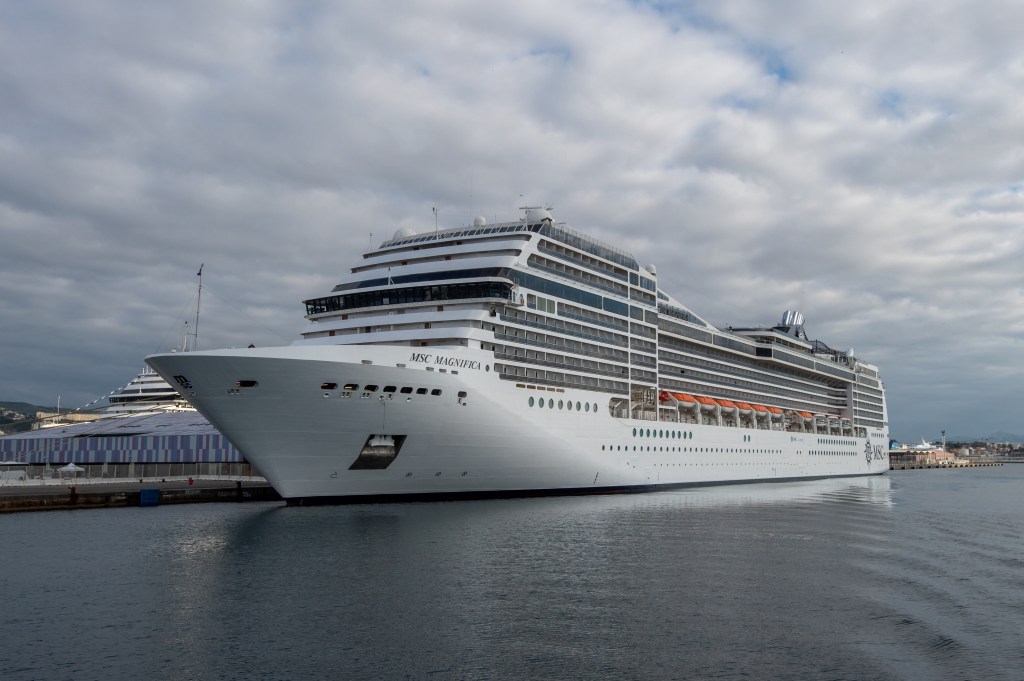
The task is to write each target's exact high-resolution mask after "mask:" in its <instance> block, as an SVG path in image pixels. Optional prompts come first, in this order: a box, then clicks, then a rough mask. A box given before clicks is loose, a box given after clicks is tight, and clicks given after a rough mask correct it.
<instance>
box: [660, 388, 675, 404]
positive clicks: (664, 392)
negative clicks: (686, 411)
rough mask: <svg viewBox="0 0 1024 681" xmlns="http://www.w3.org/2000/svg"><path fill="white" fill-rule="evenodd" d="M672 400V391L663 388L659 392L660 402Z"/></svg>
mask: <svg viewBox="0 0 1024 681" xmlns="http://www.w3.org/2000/svg"><path fill="white" fill-rule="evenodd" d="M671 400H672V393H670V392H669V391H667V390H662V391H661V392H659V393H658V401H659V402H670V401H671Z"/></svg>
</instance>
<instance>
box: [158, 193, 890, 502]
mask: <svg viewBox="0 0 1024 681" xmlns="http://www.w3.org/2000/svg"><path fill="white" fill-rule="evenodd" d="M305 306H306V318H307V325H306V327H305V328H304V329H303V331H302V335H301V338H300V339H299V340H297V341H296V342H295V343H294V344H292V345H290V346H287V347H282V348H259V349H256V348H249V349H242V350H223V351H205V352H192V353H188V354H183V353H182V354H177V355H175V354H168V355H157V356H153V357H150V358H148V359H147V361H148V362H149V363H150V364H151V365H152V366H153V367H154V368H155V369H156V370H157V371H159V372H160V373H161V374H162V375H163V376H164V378H165V379H167V380H168V381H169V382H170V383H171V385H172V386H174V387H176V388H178V389H180V390H181V391H182V394H183V396H184V397H185V398H186V399H187V400H188V401H189V402H191V403H192V404H194V405H195V406H196V407H197V408H198V409H199V410H200V411H201V412H202V413H203V414H204V415H206V416H207V417H208V418H209V419H210V421H211V422H212V423H213V424H214V425H216V426H217V427H218V428H220V429H221V430H222V431H223V432H224V433H225V434H226V435H227V436H228V437H229V438H230V439H231V440H232V442H234V444H235V445H236V446H238V447H239V449H241V450H242V452H243V453H244V455H245V456H246V458H247V459H248V460H249V461H251V462H252V463H254V464H255V465H256V466H257V468H258V469H259V470H260V471H261V472H262V473H263V474H264V475H265V476H266V477H267V479H268V480H269V481H270V482H271V483H272V484H273V485H274V486H275V487H276V488H277V489H278V491H279V492H280V493H281V494H282V496H284V497H285V498H286V499H289V500H291V501H293V502H300V501H316V500H324V499H349V498H361V499H366V498H377V497H392V496H396V495H397V496H404V495H417V494H434V495H444V496H453V495H460V494H468V495H497V494H521V493H535V492H541V493H556V492H564V493H583V492H607V491H618V490H625V489H646V488H657V487H662V486H676V485H685V484H703V483H709V482H725V481H747V480H771V479H792V478H804V477H831V476H840V475H866V474H875V473H880V472H883V471H884V470H887V469H888V460H887V452H888V426H887V415H886V408H885V396H884V389H883V386H882V383H881V379H880V377H879V374H878V370H877V368H876V367H875V366H873V365H871V364H868V363H865V362H863V361H860V360H859V359H857V358H856V357H855V356H854V355H853V354H852V353H851V352H842V351H837V350H833V349H832V348H830V347H829V346H827V345H826V344H824V343H822V342H820V341H814V340H810V339H809V338H808V337H807V335H806V333H805V332H804V325H803V319H802V316H801V315H800V314H799V313H798V312H794V311H789V312H786V313H785V314H784V315H783V318H782V320H781V322H780V323H779V324H778V325H775V326H772V327H764V328H727V329H720V328H716V327H715V326H713V325H712V324H710V323H708V322H707V321H705V320H704V319H702V318H701V317H699V316H698V315H697V314H695V313H694V312H693V311H691V310H690V309H689V308H687V307H686V306H685V305H683V304H682V303H680V302H679V301H677V300H676V299H675V298H673V297H671V296H669V295H668V294H667V293H665V292H664V291H662V290H661V289H660V288H659V286H658V283H657V271H656V269H655V268H654V267H653V266H648V267H641V266H640V265H639V264H638V263H637V261H636V259H635V258H634V257H633V256H632V255H631V254H629V253H628V252H626V251H624V250H622V249H619V248H615V247H613V246H611V245H608V244H605V243H603V242H601V241H599V240H597V239H594V238H592V237H590V236H588V235H586V234H584V233H582V232H579V231H577V230H574V229H572V228H570V227H568V226H566V225H564V224H561V223H558V222H556V221H555V220H554V219H553V217H552V215H551V213H550V211H549V210H547V209H540V208H530V209H526V214H525V218H524V219H522V220H518V221H513V222H507V223H498V224H494V225H488V224H487V223H486V222H485V221H484V220H483V219H479V218H478V219H477V220H476V221H475V223H474V224H473V225H472V226H469V227H463V228H457V229H450V230H444V231H440V230H435V231H429V232H425V233H419V234H417V233H414V232H412V231H411V230H400V231H398V232H396V233H395V235H394V237H393V238H392V239H390V240H388V241H385V242H384V243H382V244H381V245H380V246H379V247H378V248H376V249H372V250H371V251H370V252H368V253H366V254H365V255H364V256H363V259H362V261H361V262H360V263H359V264H358V265H357V266H355V267H354V268H353V269H352V271H351V273H350V274H349V275H348V276H347V277H346V278H345V279H344V280H343V281H342V282H340V283H339V284H338V285H337V286H335V287H334V288H333V290H331V291H330V292H328V293H327V294H325V295H321V296H318V297H315V298H311V299H309V300H306V301H305Z"/></svg>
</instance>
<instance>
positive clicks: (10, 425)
mask: <svg viewBox="0 0 1024 681" xmlns="http://www.w3.org/2000/svg"><path fill="white" fill-rule="evenodd" d="M37 411H48V412H55V411H57V408H56V407H40V406H39V405H37V404H29V403H28V402H0V430H2V431H3V432H5V433H8V434H10V433H20V432H24V431H26V430H31V429H32V424H31V423H30V421H32V420H34V419H35V417H36V412H37Z"/></svg>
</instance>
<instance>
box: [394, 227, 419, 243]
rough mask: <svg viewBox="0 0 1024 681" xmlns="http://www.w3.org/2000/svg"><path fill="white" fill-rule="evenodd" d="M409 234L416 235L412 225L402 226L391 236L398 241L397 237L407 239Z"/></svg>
mask: <svg viewBox="0 0 1024 681" xmlns="http://www.w3.org/2000/svg"><path fill="white" fill-rule="evenodd" d="M411 236H416V230H415V229H413V228H412V227H402V228H401V229H399V230H396V231H395V235H394V236H393V237H391V238H392V240H393V241H398V240H399V239H408V238H409V237H411Z"/></svg>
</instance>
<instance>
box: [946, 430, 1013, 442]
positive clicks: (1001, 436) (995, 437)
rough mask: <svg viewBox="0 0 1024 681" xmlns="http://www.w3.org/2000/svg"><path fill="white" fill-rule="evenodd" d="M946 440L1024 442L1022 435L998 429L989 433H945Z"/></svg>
mask: <svg viewBox="0 0 1024 681" xmlns="http://www.w3.org/2000/svg"><path fill="white" fill-rule="evenodd" d="M946 442H1024V435H1019V434H1016V433H1006V432H1003V431H999V432H996V433H990V434H989V435H984V436H978V435H971V436H968V435H947V436H946Z"/></svg>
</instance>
